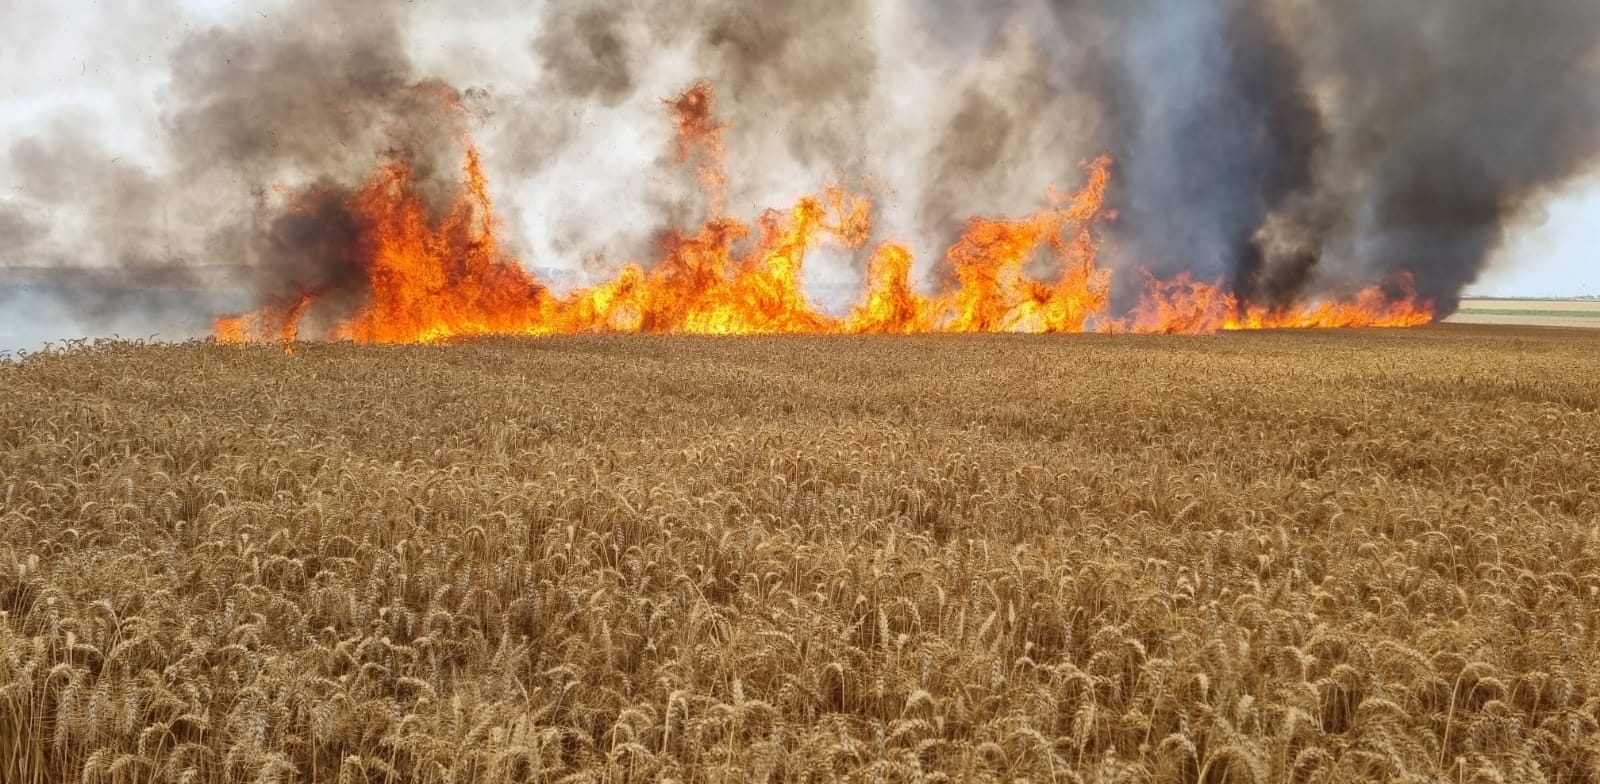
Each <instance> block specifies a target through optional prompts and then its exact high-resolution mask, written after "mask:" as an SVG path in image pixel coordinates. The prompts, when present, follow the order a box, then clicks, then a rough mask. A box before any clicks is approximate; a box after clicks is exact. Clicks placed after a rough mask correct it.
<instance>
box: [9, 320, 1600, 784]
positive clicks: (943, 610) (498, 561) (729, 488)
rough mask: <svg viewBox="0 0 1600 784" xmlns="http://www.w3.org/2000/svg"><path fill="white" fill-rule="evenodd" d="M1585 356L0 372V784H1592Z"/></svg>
mask: <svg viewBox="0 0 1600 784" xmlns="http://www.w3.org/2000/svg"><path fill="white" fill-rule="evenodd" d="M1597 349H1600V336H1591V335H1590V334H1587V333H1579V332H1560V331H1547V332H1540V331H1530V330H1522V331H1515V330H1500V331H1493V330H1488V329H1483V328H1467V327H1441V328H1430V329H1425V330H1420V331H1409V332H1395V333H1390V332H1382V333H1367V332H1350V333H1294V334H1260V335H1219V336H1214V337H1204V338H1181V339H1168V338H1137V337H1106V336H1081V337H1073V338H1069V339H1055V338H1046V337H1016V336H989V337H981V336H975V337H929V338H907V339H883V340H875V339H844V338H803V339H735V340H714V339H690V338H670V337H633V338H621V337H605V336H589V337H572V338H561V339H553V340H540V341H510V340H507V341H485V342H477V343H470V344H464V345H457V346H436V347H405V348H384V347H365V348H363V347H355V346H348V345H315V344H313V345H305V346H302V347H300V348H299V349H298V350H297V351H296V352H295V353H294V354H293V355H292V356H286V355H284V354H283V353H282V352H281V351H277V350H273V349H270V348H261V347H223V346H216V345H211V344H206V343H192V344H185V345H173V346H153V345H139V344H133V343H121V342H102V343H98V344H94V345H80V346H74V347H72V348H70V349H69V350H66V351H58V352H47V353H41V354H37V355H33V356H29V357H27V358H26V359H24V360H22V361H20V362H11V363H7V364H0V392H3V394H0V483H3V484H0V780H3V781H5V782H46V781H82V782H86V783H96V782H99V783H104V784H131V783H132V782H150V781H183V782H195V783H196V784H200V783H204V782H242V781H259V782H271V781H281V782H288V781H310V782H392V781H413V782H522V781H561V780H569V781H579V780H592V781H616V782H643V781H657V780H674V781H685V782H687V781H730V782H731V781H738V782H744V781H832V780H854V781H907V782H910V781H1015V780H1023V779H1027V780H1032V781H1058V782H1067V781H1082V782H1096V781H1160V782H1187V781H1207V782H1335V781H1340V782H1342V781H1368V780H1370V781H1419V782H1420V781H1435V780H1450V781H1516V782H1533V781H1548V782H1594V781H1600V525H1597V523H1596V521H1597V520H1600V385H1596V384H1595V383H1594V379H1596V378H1600V351H1597Z"/></svg>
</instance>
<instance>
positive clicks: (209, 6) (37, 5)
mask: <svg viewBox="0 0 1600 784" xmlns="http://www.w3.org/2000/svg"><path fill="white" fill-rule="evenodd" d="M517 6H522V7H525V6H526V4H525V3H523V4H512V5H504V4H502V10H501V11H499V12H498V13H502V14H503V13H507V12H508V10H509V9H510V8H512V7H517ZM494 7H495V6H494V4H493V3H490V4H489V5H486V6H485V8H489V9H491V10H489V11H487V12H486V11H485V10H484V9H483V8H479V9H478V10H477V11H476V13H477V18H475V19H474V20H469V21H468V23H466V24H464V25H461V26H452V29H455V30H458V31H464V34H465V35H467V36H472V35H473V34H474V33H473V31H474V30H490V29H492V27H493V25H494V22H495V18H494V16H493V14H494V13H496V12H495V11H493V10H492V9H493V8H494ZM446 8H447V9H448V6H446ZM273 12H274V5H273V3H271V2H243V1H242V0H69V1H68V2H52V0H0V29H5V30H7V31H8V32H12V33H13V35H12V36H11V37H10V40H8V43H7V46H8V48H13V47H14V49H13V50H11V51H8V52H7V53H6V55H5V57H4V58H3V60H0V140H5V141H6V144H4V145H0V156H3V155H5V154H6V148H7V147H8V146H9V144H10V141H11V140H16V139H20V138H24V137H27V136H33V135H40V134H48V133H50V132H51V130H52V129H53V128H59V127H64V126H71V127H73V128H76V129H79V130H87V131H88V132H91V133H94V134H96V135H97V136H99V137H100V138H101V140H102V141H103V142H104V145H105V147H106V149H107V151H108V153H110V154H116V155H118V156H128V159H129V160H132V161H136V162H149V163H155V162H154V161H143V160H142V159H143V158H145V157H148V155H149V154H150V153H149V151H150V150H152V149H158V148H159V146H160V144H162V143H165V142H166V141H168V140H164V139H162V138H161V134H162V133H163V132H162V127H161V118H160V106H161V99H162V93H163V88H164V82H165V79H166V75H165V73H166V68H165V64H166V62H167V61H168V58H169V53H170V51H171V49H172V47H173V46H175V45H176V44H177V43H178V42H179V41H181V40H183V38H184V37H185V36H186V35H188V34H190V33H192V32H193V31H195V30H197V29H204V28H205V27H207V26H209V25H213V24H218V23H225V22H226V21H227V20H229V19H230V18H236V17H238V16H240V15H245V14H259V15H262V16H267V15H270V14H272V13H273ZM446 12H450V11H448V10H447V11H446ZM522 16H523V18H526V16H527V12H526V11H525V12H524V14H523V15H522ZM474 25H476V26H474ZM18 30H23V31H25V33H26V34H25V35H23V36H20V37H18V36H16V35H15V34H14V33H15V31H18ZM456 47H457V48H456V49H449V48H444V49H441V50H440V51H441V52H446V53H448V54H449V55H450V56H451V57H452V58H453V60H454V61H455V62H457V63H459V62H467V63H471V62H473V56H470V55H471V50H470V43H469V44H468V48H465V49H463V48H461V44H460V43H459V42H458V43H457V44H456ZM460 52H468V53H469V56H466V57H464V58H461V57H456V54H458V53H460ZM483 54H484V53H483V52H481V51H480V52H476V55H477V56H482V55H483ZM422 60H423V62H426V59H425V58H422ZM464 67H466V68H470V67H471V66H470V65H468V66H464ZM1596 132H1597V133H1600V129H1596ZM651 154H654V153H651ZM590 165H591V167H592V166H593V164H590ZM491 175H492V172H491ZM5 176H6V171H5V166H4V159H3V158H0V202H3V201H4V200H6V199H8V198H16V194H14V193H12V192H13V191H14V190H16V189H15V188H13V187H9V186H7V185H6V183H4V181H3V179H4V177H5ZM537 213H538V211H537V210H534V211H532V214H531V216H530V215H524V216H521V217H522V221H523V222H522V224H521V226H520V228H521V230H522V231H523V232H525V233H531V234H537V233H538V232H539V229H540V226H539V222H538V214H537ZM6 254H7V249H5V248H0V265H6V264H12V265H26V264H27V263H28V260H27V259H17V258H12V257H9V256H7V255H6ZM574 263H576V262H574ZM1468 295H1469V296H1471V295H1477V296H1504V297H1515V296H1528V297H1559V296H1600V176H1593V175H1592V176H1590V177H1588V178H1587V179H1585V180H1582V181H1580V182H1578V183H1576V184H1572V185H1569V186H1568V187H1567V188H1566V190H1564V191H1562V192H1559V193H1553V194H1550V197H1549V199H1548V200H1547V203H1546V204H1545V206H1544V207H1543V209H1542V210H1541V211H1540V214H1538V215H1530V216H1527V219H1526V220H1525V221H1524V225H1522V226H1519V227H1518V228H1517V229H1516V230H1515V231H1514V232H1513V233H1512V235H1511V236H1510V237H1509V238H1508V240H1507V241H1506V242H1505V243H1504V245H1503V247H1502V248H1500V250H1499V251H1498V253H1497V255H1496V258H1495V261H1494V263H1493V265H1492V266H1491V268H1490V269H1489V271H1488V272H1487V273H1486V274H1485V275H1484V277H1483V278H1482V279H1481V280H1480V281H1479V282H1478V283H1477V284H1476V285H1474V286H1473V287H1472V288H1471V289H1469V291H1468ZM8 310H9V311H11V318H10V321H11V322H13V323H11V324H10V325H9V326H8V325H7V320H8V319H7V311H8ZM17 313H18V306H17V303H16V302H15V301H14V298H13V300H0V338H3V337H4V336H5V335H6V334H7V330H8V329H9V331H10V334H12V335H13V338H14V336H15V335H16V334H17V325H16V324H15V322H16V321H17V320H18V318H19V317H18V316H17V315H16V314H17ZM4 342H5V341H4V340H3V339H0V343H4ZM0 348H3V346H0Z"/></svg>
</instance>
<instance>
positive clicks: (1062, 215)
mask: <svg viewBox="0 0 1600 784" xmlns="http://www.w3.org/2000/svg"><path fill="white" fill-rule="evenodd" d="M667 105H668V107H669V110H670V112H671V115H672V119H673V122H674V125H675V127H676V128H677V131H678V139H677V157H678V159H679V160H680V161H681V162H683V163H684V164H685V165H689V166H692V167H694V170H695V173H696V177H697V180H698V182H699V183H700V185H701V190H702V196H703V198H704V200H705V209H706V214H707V215H709V216H710V218H709V219H708V220H707V221H706V222H705V223H704V224H703V225H701V226H699V227H697V228H695V229H693V230H690V231H680V230H669V231H667V232H665V233H663V235H662V236H661V238H660V241H659V242H658V246H659V253H660V257H659V258H658V259H656V260H655V261H654V262H653V263H652V264H649V265H648V266H642V265H638V264H631V263H630V264H627V265H624V266H623V267H622V268H621V269H620V270H619V271H618V272H617V273H616V274H615V276H614V277H612V278H611V279H610V280H607V281H604V282H602V283H600V284H598V285H594V286H590V287H582V288H578V289H576V290H573V291H570V292H566V293H558V292H556V291H554V290H553V289H552V288H551V287H550V286H549V285H547V284H546V283H544V282H543V281H540V280H539V279H538V278H537V277H535V276H534V275H533V274H532V273H530V272H528V271H527V270H526V269H525V268H524V267H523V266H522V265H521V264H520V263H519V261H518V260H517V259H515V258H513V257H512V256H510V255H508V254H507V253H506V252H505V251H503V250H502V248H501V243H500V241H499V238H498V236H497V233H498V225H497V222H496V219H495V213H494V205H493V204H492V202H491V199H490V196H489V189H488V186H487V183H486V182H485V178H484V172H483V167H482V165H481V163H480V158H479V154H478V152H477V149H476V147H475V146H474V145H473V143H472V141H471V139H470V137H468V136H466V135H465V134H462V136H461V144H462V146H463V147H464V152H463V155H462V162H461V164H460V168H461V176H460V179H459V184H458V187H457V193H456V194H455V195H454V197H453V198H452V199H451V200H450V202H449V206H448V208H447V209H445V210H443V211H442V214H436V212H437V211H435V210H431V209H430V208H429V205H428V204H427V201H426V199H425V198H424V196H423V195H422V194H421V193H420V192H419V188H418V184H417V182H416V180H415V179H414V177H413V166H412V163H411V162H410V161H408V160H406V159H405V158H403V157H401V158H397V159H394V160H391V161H388V162H387V163H385V164H384V165H382V166H380V167H378V169H377V170H376V171H375V172H374V173H373V174H372V175H371V176H370V177H368V179H367V180H366V181H365V182H364V183H363V184H362V185H361V186H360V187H358V188H356V189H355V190H354V191H353V192H351V193H350V194H348V195H347V196H345V197H344V198H343V200H342V201H341V202H340V203H339V204H338V205H337V208H338V209H340V210H342V211H343V213H344V216H345V217H346V218H347V219H348V221H349V222H350V223H351V224H352V225H353V226H354V227H355V230H354V231H353V232H351V233H350V234H349V235H348V236H347V237H346V238H345V239H346V241H347V244H346V245H345V246H344V247H341V248H335V249H333V252H334V253H335V254H336V255H340V256H343V257H344V258H345V259H346V260H347V262H348V263H350V264H351V265H352V266H353V267H355V268H356V269H357V270H359V273H360V274H359V275H358V276H356V278H355V280H354V281H353V282H352V281H346V282H345V285H346V286H347V287H349V288H353V289H354V291H349V290H299V291H292V292H290V293H289V294H288V296H287V297H286V298H285V300H284V301H282V302H272V303H269V304H267V305H265V306H263V307H262V308H260V309H258V310H256V311H253V312H251V313H247V314H243V315H239V316H231V317H227V318H223V319H220V320H219V321H218V322H217V326H216V335H217V337H218V338H219V339H220V340H222V341H224V342H243V341H278V340H283V341H291V342H292V341H293V340H294V339H295V338H296V337H297V336H299V335H301V334H302V321H304V320H305V319H306V318H307V317H308V316H309V315H312V314H314V313H316V312H317V311H318V310H319V308H320V307H321V306H322V305H323V304H324V303H325V301H331V302H330V303H329V304H333V305H335V306H336V307H338V306H344V307H346V308H347V309H349V308H350V307H351V306H348V305H347V304H346V303H348V302H349V301H350V299H351V295H352V294H353V295H354V296H355V299H356V301H357V304H355V305H354V306H353V311H351V312H345V313H339V314H334V315H333V317H332V320H331V321H329V322H328V324H327V326H326V327H325V328H323V329H322V330H321V331H320V332H319V333H317V334H316V335H315V336H316V337H323V338H333V339H343V340H352V341H356V342H376V343H425V342H435V341H442V340H449V339H452V338H458V337H464V336H474V335H546V334H558V333H575V332H589V331H604V332H654V333H689V334H721V335H747V334H797V333H804V334H860V333H893V334H906V333H928V332H1089V331H1098V332H1141V333H1147V332H1148V333H1209V332H1216V331H1220V330H1238V329H1261V328H1284V327H1359V326H1372V327H1399V326H1414V325H1418V324H1423V323H1427V322H1429V321H1431V320H1432V316H1433V311H1432V306H1431V305H1430V304H1429V303H1427V302H1425V301H1421V300H1419V299H1418V298H1417V297H1416V295H1415V294H1414V292H1413V291H1412V289H1411V286H1410V282H1409V278H1408V277H1407V276H1405V275H1399V276H1396V277H1395V279H1394V280H1392V281H1391V282H1389V283H1387V284H1385V285H1382V286H1376V287H1370V288H1366V289H1362V290H1358V291H1355V292H1351V293H1350V294H1349V296H1346V297H1340V298H1324V299H1318V300H1299V301H1295V302H1291V303H1289V304H1286V305H1279V306H1265V305H1258V304H1255V303H1251V302H1248V301H1246V300H1243V299H1241V298H1240V297H1239V296H1238V295H1237V294H1236V293H1234V292H1233V291H1231V290H1230V289H1229V288H1228V287H1227V286H1226V285H1224V284H1223V283H1222V282H1220V281H1218V282H1205V281H1197V280H1193V279H1190V278H1188V277H1185V276H1178V277H1175V278H1170V279H1159V278H1155V277H1150V278H1149V280H1148V284H1147V285H1146V287H1145V288H1144V289H1143V292H1142V295H1141V296H1140V297H1139V299H1138V301H1137V303H1136V304H1134V305H1133V306H1132V307H1131V308H1127V309H1126V310H1125V312H1115V311H1113V310H1112V309H1111V307H1110V305H1111V296H1110V295H1111V286H1112V274H1113V273H1112V271H1111V270H1110V269H1108V268H1106V267H1104V266H1102V265H1101V264H1100V262H1099V260H1098V258H1097V256H1098V252H1099V248H1100V239H1099V236H1098V231H1099V230H1100V228H1101V226H1102V225H1103V224H1106V223H1108V222H1111V221H1114V220H1115V219H1116V216H1115V213H1114V211H1112V210H1108V209H1107V207H1106V194H1107V190H1108V188H1109V187H1111V183H1112V178H1113V170H1114V167H1115V163H1114V161H1112V160H1111V159H1110V158H1109V157H1106V156H1101V157H1098V158H1095V159H1093V160H1091V161H1089V162H1087V164H1086V165H1085V167H1084V169H1085V181H1084V182H1083V184H1082V185H1081V186H1080V187H1079V188H1078V189H1077V190H1076V191H1075V192H1073V193H1070V194H1058V193H1053V192H1052V193H1051V194H1049V196H1048V198H1047V202H1048V204H1047V205H1046V206H1045V207H1043V208H1042V209H1040V210H1039V211H1038V212H1036V213H1035V214H1033V215H1030V216H1026V217H1022V218H1011V219H990V218H978V217H974V218H971V219H969V220H968V221H967V224H966V226H965V229H964V230H963V231H962V232H961V235H960V237H959V239H958V240H957V241H956V242H955V243H954V244H953V245H952V246H951V247H950V248H949V249H948V250H947V251H946V252H945V253H944V256H943V265H942V267H940V269H942V270H943V271H944V272H945V274H944V275H943V276H942V280H939V281H937V282H935V283H933V284H929V283H928V281H925V280H920V279H918V278H917V277H916V275H915V273H916V269H917V260H916V258H915V255H914V253H913V252H912V250H911V249H910V246H909V245H908V244H907V243H905V242H903V241H896V240H883V241H880V242H877V243H875V244H873V245H872V246H871V247H870V249H869V247H868V240H869V238H870V237H871V236H872V235H873V228H874V227H873V225H872V220H873V208H874V205H873V201H872V197H871V196H869V195H867V194H863V193H855V192H852V191H850V190H848V189H846V188H844V187H843V186H838V185H834V186H829V187H827V188H826V189H824V190H822V191H821V192H819V193H817V194H815V195H811V196H805V197H802V198H801V199H799V200H798V201H797V202H796V203H794V204H793V205H791V206H789V207H787V208H785V209H770V210H767V211H766V212H764V213H763V214H761V215H760V216H759V217H758V218H757V219H756V220H754V221H744V220H740V219H738V218H734V217H730V216H726V215H724V212H725V202H726V198H725V187H726V183H727V178H728V172H727V171H726V169H725V165H724V160H723V135H724V134H725V133H726V132H728V131H729V127H728V126H727V125H725V124H723V123H721V122H720V121H719V120H718V119H717V117H716V114H715V94H714V92H713V89H712V87H711V85H709V84H707V83H701V84H698V85H696V86H694V87H693V88H691V89H690V90H688V91H686V92H685V93H683V94H682V95H680V96H678V97H677V98H675V99H674V100H671V101H668V102H667ZM449 106H450V109H449V110H459V106H457V105H455V104H450V105H449ZM325 196H326V194H323V193H320V192H318V191H317V190H315V189H313V190H311V191H308V192H302V193H298V194H290V195H289V196H287V197H286V201H285V203H284V204H283V209H285V210H287V211H289V212H295V211H299V210H307V209H313V208H318V207H321V206H325V205H326V198H325ZM823 244H831V245H834V246H837V247H840V248H843V249H845V250H846V251H849V252H852V253H857V254H860V253H865V254H866V255H867V262H866V264H865V273H864V275H863V276H862V280H861V287H860V291H859V293H858V296H857V298H856V301H855V303H854V304H853V306H852V307H851V308H850V310H849V311H848V312H847V313H844V314H842V315H834V314H830V313H828V312H826V310H824V309H822V308H819V307H818V306H817V305H815V304H814V303H813V302H812V301H811V299H810V298H809V297H808V296H807V294H806V292H805V290H804V285H803V278H804V271H805V263H806V257H807V254H808V252H810V251H812V250H814V249H815V248H817V247H818V246H820V245H823ZM1041 256H1042V257H1044V258H1046V259H1047V261H1048V264H1047V265H1046V266H1047V267H1048V268H1049V269H1050V270H1051V272H1050V273H1049V275H1048V276H1046V277H1038V276H1035V275H1032V274H1030V272H1029V268H1030V265H1031V264H1032V263H1033V262H1035V260H1036V259H1038V258H1040V257H1041Z"/></svg>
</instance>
